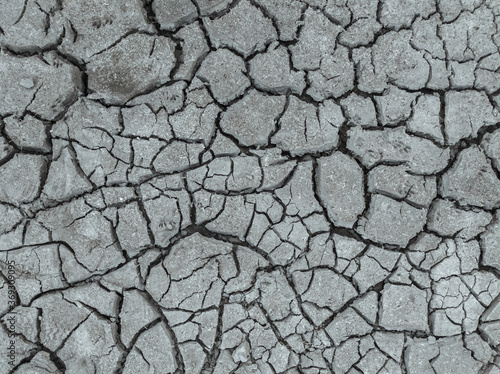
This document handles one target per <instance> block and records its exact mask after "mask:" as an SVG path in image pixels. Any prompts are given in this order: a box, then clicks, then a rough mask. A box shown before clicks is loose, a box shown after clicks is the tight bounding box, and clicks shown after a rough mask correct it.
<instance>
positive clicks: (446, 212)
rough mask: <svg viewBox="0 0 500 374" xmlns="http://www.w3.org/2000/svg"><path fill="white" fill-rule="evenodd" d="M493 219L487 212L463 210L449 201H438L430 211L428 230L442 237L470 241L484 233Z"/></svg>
mask: <svg viewBox="0 0 500 374" xmlns="http://www.w3.org/2000/svg"><path fill="white" fill-rule="evenodd" d="M492 219H493V217H492V215H491V214H490V213H487V212H485V211H482V210H479V209H476V211H473V210H462V209H459V208H458V207H456V206H455V205H454V204H453V202H451V201H449V200H442V199H438V200H436V201H435V202H434V203H433V204H432V207H431V208H430V209H429V215H428V217H427V220H428V222H427V228H428V229H429V230H431V231H434V232H436V233H437V234H438V235H440V236H448V237H456V238H461V239H464V240H470V239H472V238H474V237H476V236H477V235H479V234H481V233H483V232H484V231H485V230H486V227H487V226H488V225H489V223H490V222H491V220H492Z"/></svg>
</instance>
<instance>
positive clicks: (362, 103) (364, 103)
mask: <svg viewBox="0 0 500 374" xmlns="http://www.w3.org/2000/svg"><path fill="white" fill-rule="evenodd" d="M340 105H342V109H344V111H345V114H346V116H347V118H348V119H349V121H350V122H352V123H353V124H354V125H357V126H364V127H370V126H377V124H378V122H377V112H376V111H375V105H374V104H373V100H372V99H371V98H370V97H363V96H359V95H356V94H355V93H351V94H350V95H349V96H347V97H346V98H345V99H342V100H340Z"/></svg>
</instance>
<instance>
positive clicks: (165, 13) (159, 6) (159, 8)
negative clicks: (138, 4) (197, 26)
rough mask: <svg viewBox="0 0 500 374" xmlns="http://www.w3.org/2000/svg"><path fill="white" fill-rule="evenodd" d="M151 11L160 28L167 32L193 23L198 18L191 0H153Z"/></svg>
mask: <svg viewBox="0 0 500 374" xmlns="http://www.w3.org/2000/svg"><path fill="white" fill-rule="evenodd" d="M152 9H153V12H154V13H155V16H156V19H157V20H158V23H159V24H160V26H161V28H162V29H165V30H169V31H172V30H175V29H176V28H178V27H179V26H181V25H183V24H186V23H189V22H191V21H193V20H194V19H195V18H196V17H197V16H198V11H197V9H196V7H195V5H194V4H193V2H192V1H191V0H187V1H186V0H181V1H179V0H154V1H153V3H152Z"/></svg>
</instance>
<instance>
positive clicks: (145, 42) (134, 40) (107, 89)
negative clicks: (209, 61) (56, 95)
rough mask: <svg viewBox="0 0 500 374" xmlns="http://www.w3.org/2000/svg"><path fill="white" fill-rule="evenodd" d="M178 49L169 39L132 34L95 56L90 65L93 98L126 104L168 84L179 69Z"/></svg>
mask: <svg viewBox="0 0 500 374" xmlns="http://www.w3.org/2000/svg"><path fill="white" fill-rule="evenodd" d="M174 49H175V45H174V43H173V42H172V40H170V39H169V38H167V37H164V36H149V35H145V34H131V35H129V36H127V37H126V38H124V39H122V40H120V42H119V43H118V44H116V45H114V46H112V47H111V48H109V49H107V50H105V51H103V52H102V53H100V54H96V55H94V56H92V57H91V58H90V59H89V62H88V63H87V74H88V87H89V90H90V91H91V92H92V94H91V95H90V97H91V98H93V99H103V100H105V101H106V102H108V103H110V104H123V103H125V102H127V101H128V100H130V99H131V98H133V97H134V96H137V95H139V94H142V93H144V92H145V91H147V90H150V89H152V88H153V87H155V86H160V85H162V84H165V83H167V82H168V81H169V79H170V72H171V71H172V69H173V68H174V65H175V56H174ZM131 60H133V61H134V68H133V69H131V66H130V64H129V62H130V61H131Z"/></svg>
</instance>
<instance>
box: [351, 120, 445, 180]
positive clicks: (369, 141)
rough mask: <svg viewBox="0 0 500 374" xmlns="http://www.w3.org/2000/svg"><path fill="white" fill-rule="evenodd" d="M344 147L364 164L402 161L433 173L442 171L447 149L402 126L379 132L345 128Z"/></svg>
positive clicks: (419, 171)
mask: <svg viewBox="0 0 500 374" xmlns="http://www.w3.org/2000/svg"><path fill="white" fill-rule="evenodd" d="M347 148H348V149H349V150H350V151H352V152H353V153H354V154H355V155H357V156H359V157H360V160H361V162H362V163H363V165H365V166H366V167H369V168H371V167H373V166H375V165H377V164H379V163H391V164H405V165H407V167H408V171H410V172H413V173H416V174H426V175H429V174H434V173H436V172H439V171H441V170H443V169H444V168H445V167H446V166H447V165H448V161H449V158H450V150H449V149H447V148H445V149H443V148H440V147H438V146H436V145H435V144H433V143H432V142H431V141H430V140H427V139H422V138H419V137H415V136H411V135H408V134H407V133H406V132H405V129H404V127H396V128H388V129H384V130H381V131H374V130H365V129H362V128H360V127H354V128H352V129H349V130H348V139H347Z"/></svg>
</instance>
